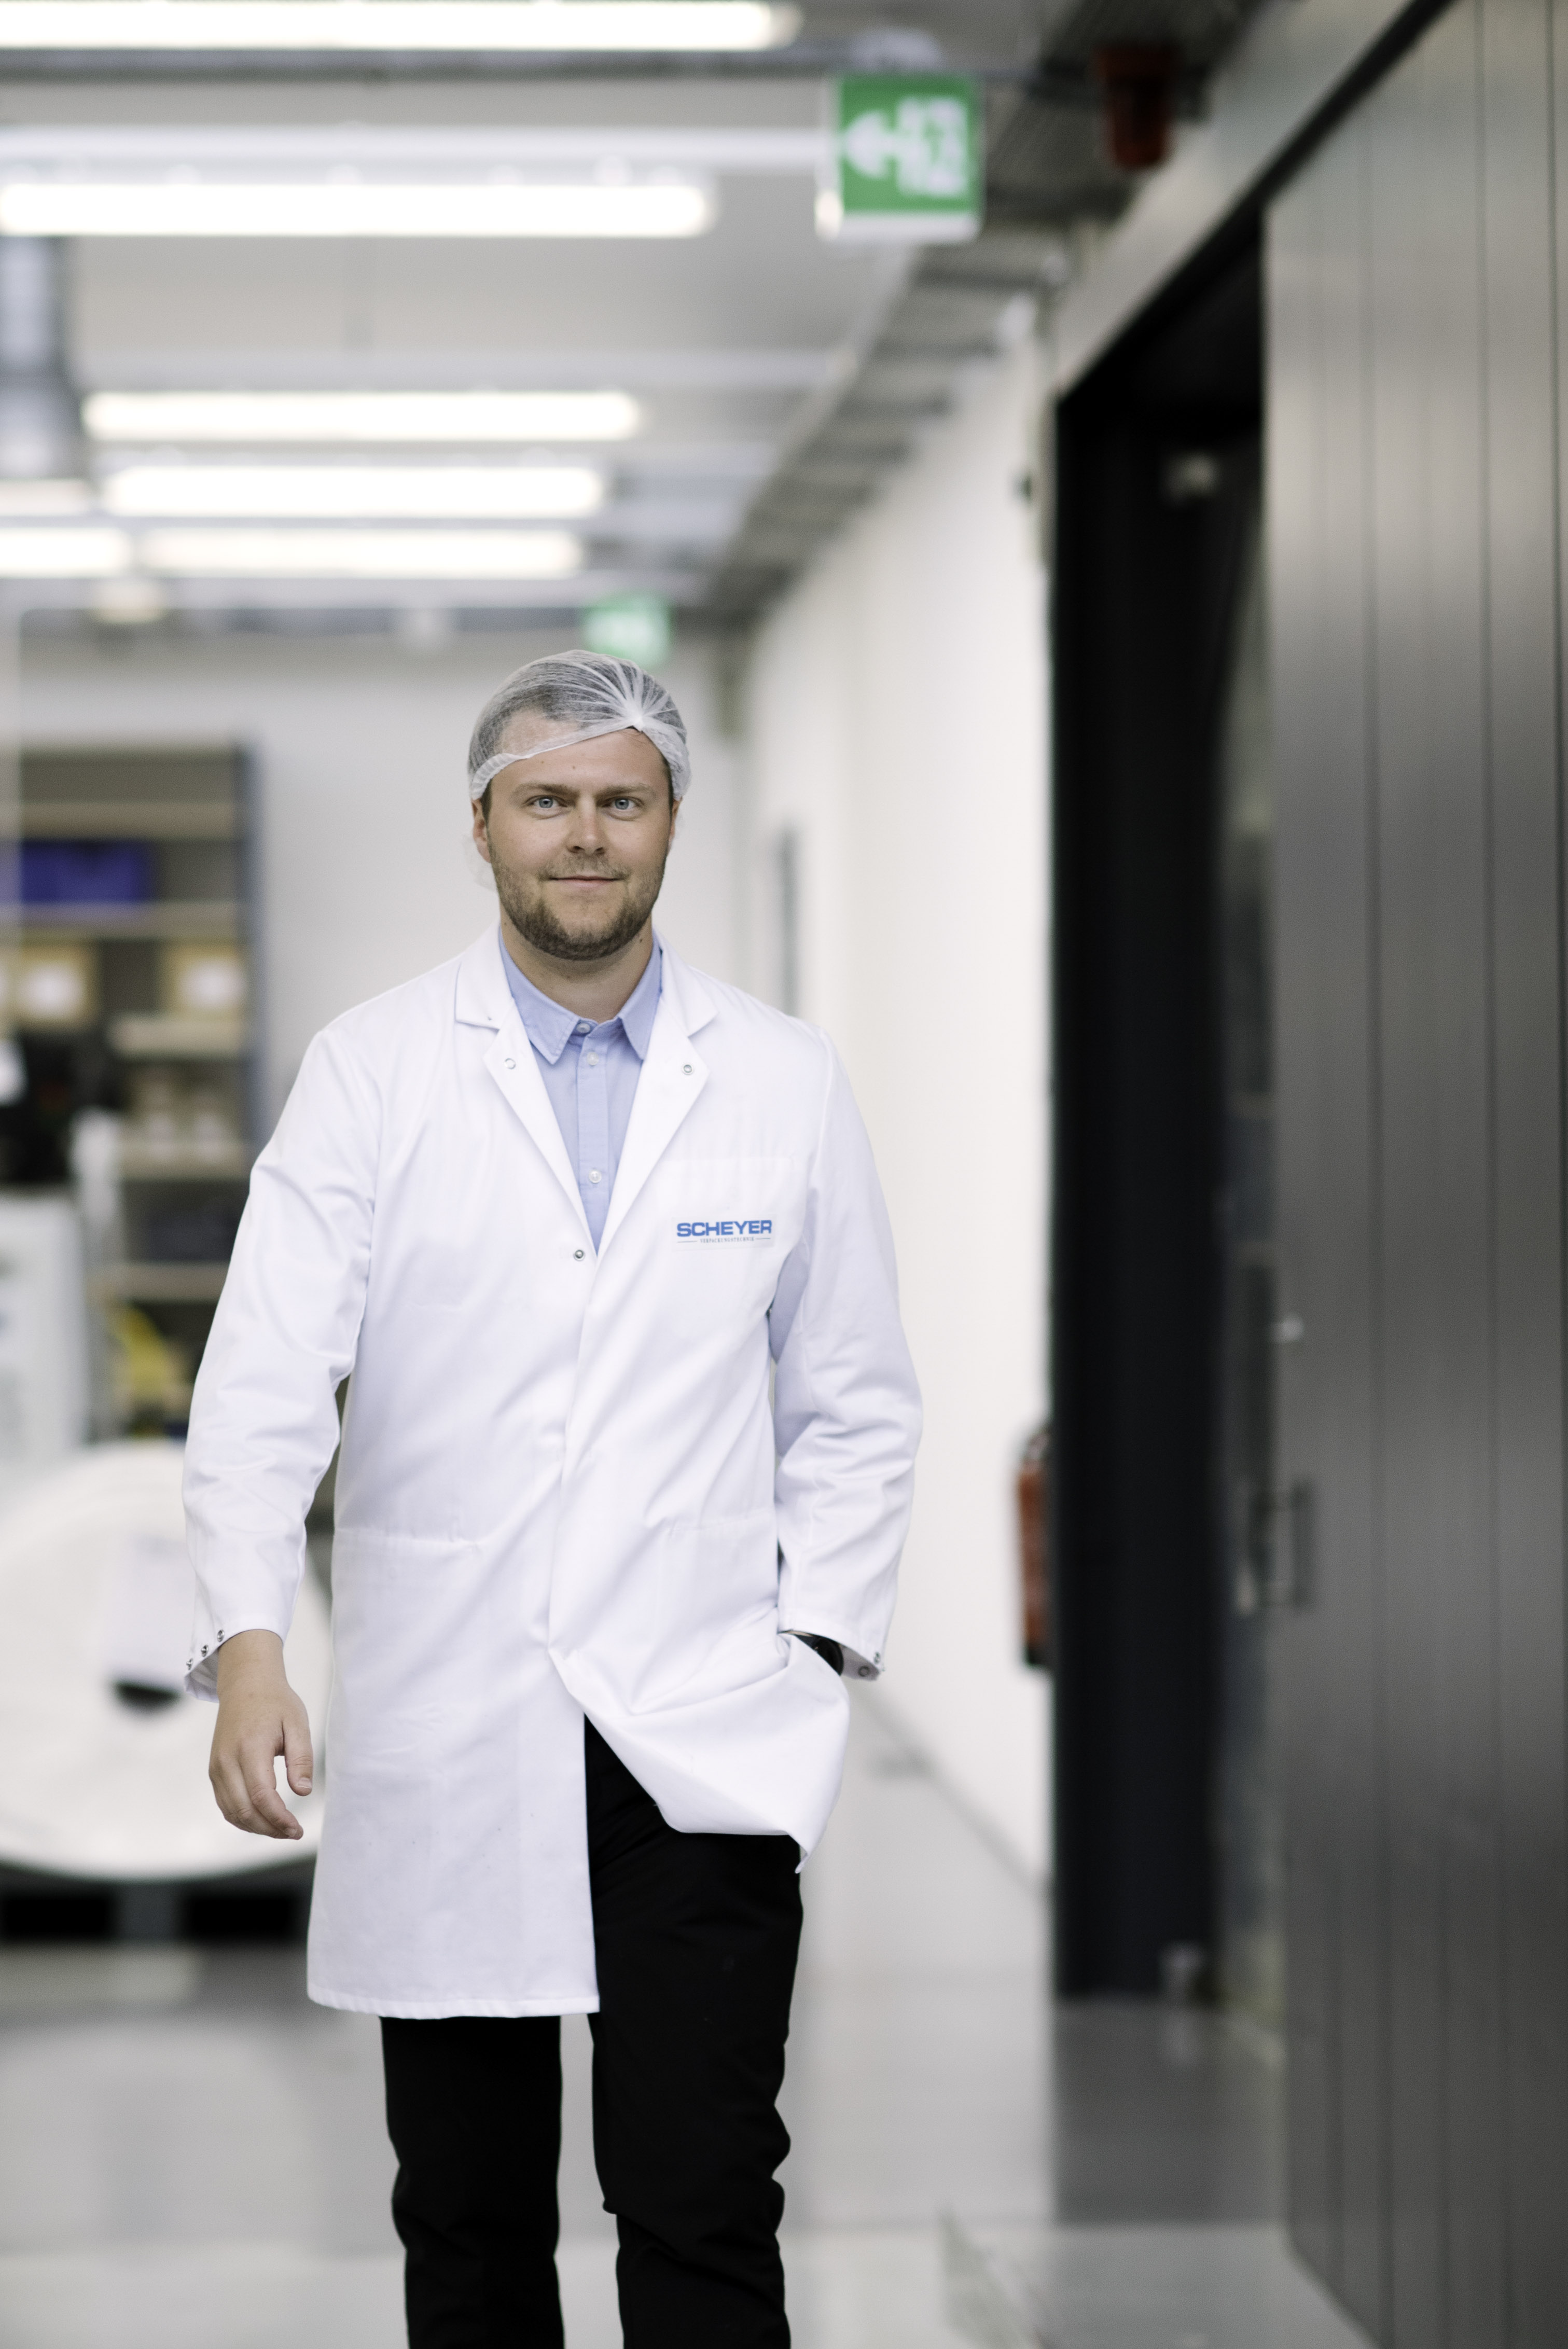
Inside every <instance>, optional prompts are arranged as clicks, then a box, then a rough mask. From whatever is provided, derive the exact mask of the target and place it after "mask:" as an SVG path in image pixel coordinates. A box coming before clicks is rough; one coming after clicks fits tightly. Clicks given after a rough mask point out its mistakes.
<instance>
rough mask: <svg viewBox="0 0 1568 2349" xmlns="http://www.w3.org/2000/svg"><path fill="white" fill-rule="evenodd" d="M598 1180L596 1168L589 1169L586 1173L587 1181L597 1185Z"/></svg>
mask: <svg viewBox="0 0 1568 2349" xmlns="http://www.w3.org/2000/svg"><path fill="white" fill-rule="evenodd" d="M600 1179H601V1178H600V1175H599V1170H598V1168H597V1166H595V1167H592V1168H590V1170H589V1173H588V1181H589V1182H590V1183H597V1182H598V1181H599V1180H600Z"/></svg>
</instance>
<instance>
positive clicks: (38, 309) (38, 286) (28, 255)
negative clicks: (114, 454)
mask: <svg viewBox="0 0 1568 2349" xmlns="http://www.w3.org/2000/svg"><path fill="white" fill-rule="evenodd" d="M64 276H65V248H64V246H63V245H61V244H59V243H57V242H56V241H55V240H54V239H52V238H49V237H39V236H0V480H3V481H58V480H61V479H62V478H67V477H69V476H71V475H74V474H79V473H80V471H81V470H82V458H81V413H80V404H79V402H78V398H77V394H76V390H75V388H74V386H73V385H72V382H71V379H70V376H69V373H68V371H67V366H66V350H65V299H64Z"/></svg>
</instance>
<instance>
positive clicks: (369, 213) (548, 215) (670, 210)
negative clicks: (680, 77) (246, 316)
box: [0, 0, 718, 237]
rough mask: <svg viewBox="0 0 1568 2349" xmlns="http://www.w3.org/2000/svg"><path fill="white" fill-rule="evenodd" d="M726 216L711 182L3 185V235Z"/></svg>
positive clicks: (468, 229) (426, 228) (362, 231)
mask: <svg viewBox="0 0 1568 2349" xmlns="http://www.w3.org/2000/svg"><path fill="white" fill-rule="evenodd" d="M302 4H303V0H302ZM121 5H124V6H126V7H131V6H135V5H139V0H121ZM717 217H718V210H717V206H716V204H715V202H714V198H713V194H712V191H711V189H710V188H708V187H705V186H703V185H702V184H701V182H699V181H694V180H684V181H681V180H673V181H671V180H658V181H627V182H623V183H621V184H619V185H617V184H615V183H613V182H606V183H600V182H599V181H577V182H570V181H566V182H561V181H535V182H533V183H532V184H530V183H528V182H526V181H515V180H510V181H509V180H485V181H471V182H469V183H468V184H467V185H454V184H453V183H452V182H451V181H430V182H427V183H424V184H421V183H420V182H418V181H414V182H409V183H404V184H402V185H398V184H394V183H392V182H389V181H374V180H325V181H316V182H308V181H297V180H296V181H265V180H260V181H246V182H240V181H224V180H191V179H186V178H181V179H176V180H164V181H140V180H133V181H109V180H9V181H5V183H4V185H0V233H5V234H6V235H9V236H158V237H162V236H179V237H198V236H202V237H212V236H277V237H298V236H311V237H323V236H424V237H448V236H461V237H540V236H551V237H673V236H701V235H702V234H703V233H704V232H705V231H707V230H708V229H711V227H712V225H713V222H714V221H715V220H716V219H717Z"/></svg>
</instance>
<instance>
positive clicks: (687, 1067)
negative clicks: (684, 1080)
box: [680, 1061, 691, 1077]
mask: <svg viewBox="0 0 1568 2349" xmlns="http://www.w3.org/2000/svg"><path fill="white" fill-rule="evenodd" d="M680 1073H681V1075H682V1076H683V1077H689V1076H690V1075H691V1061H687V1062H686V1064H685V1066H684V1067H683V1068H682V1070H681V1071H680Z"/></svg>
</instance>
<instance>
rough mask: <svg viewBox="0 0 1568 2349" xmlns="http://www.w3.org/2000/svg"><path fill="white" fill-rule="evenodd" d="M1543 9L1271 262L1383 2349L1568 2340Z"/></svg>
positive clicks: (1303, 1745) (1346, 2080) (1335, 2035)
mask: <svg viewBox="0 0 1568 2349" xmlns="http://www.w3.org/2000/svg"><path fill="white" fill-rule="evenodd" d="M1549 5H1551V0H1459V5H1456V6H1455V7H1454V8H1452V9H1451V10H1450V11H1449V14H1448V15H1447V16H1445V17H1444V18H1443V19H1441V20H1440V21H1439V23H1438V25H1437V26H1434V28H1433V29H1432V30H1431V32H1430V33H1428V36H1426V38H1425V39H1424V41H1423V42H1422V43H1421V45H1420V47H1419V48H1418V49H1417V51H1416V52H1415V53H1414V54H1413V55H1412V56H1411V57H1409V58H1408V59H1407V60H1406V62H1405V63H1404V64H1403V65H1402V66H1401V67H1399V68H1398V69H1397V72H1396V73H1395V74H1394V75H1392V76H1391V77H1390V78H1389V79H1388V81H1387V82H1386V84H1385V85H1384V86H1383V87H1382V88H1380V89H1379V90H1378V91H1377V92H1376V94H1375V95H1374V97H1373V98H1371V99H1370V100H1369V101H1368V102H1367V103H1366V105H1365V106H1364V107H1363V108H1362V109H1360V112H1359V113H1358V115H1357V116H1356V117H1355V118H1353V119H1352V120H1351V121H1350V122H1348V123H1347V124H1346V125H1345V127H1344V128H1343V129H1342V130H1341V131H1340V132H1339V133H1338V134H1336V136H1335V137H1334V140H1331V141H1330V142H1329V144H1328V145H1327V146H1326V147H1325V148H1324V150H1322V151H1321V152H1320V154H1319V155H1318V156H1317V157H1316V158H1315V159H1314V162H1313V163H1312V165H1311V166H1310V167H1309V169H1308V170H1307V171H1305V172H1304V173H1303V176H1302V177H1301V179H1300V180H1299V181H1297V182H1296V184H1295V185H1294V186H1293V188H1292V189H1291V191H1289V192H1288V193H1287V194H1286V195H1285V196H1284V197H1283V198H1282V200H1281V201H1280V202H1279V203H1278V204H1277V205H1276V207H1275V208H1274V213H1273V218H1272V227H1271V237H1270V274H1269V305H1270V343H1271V377H1270V434H1271V463H1270V517H1269V518H1270V529H1271V533H1272V534H1273V539H1274V543H1273V550H1272V579H1273V583H1274V588H1273V623H1274V634H1275V698H1276V709H1275V725H1276V760H1277V781H1278V795H1279V814H1278V824H1279V857H1278V871H1277V888H1278V926H1279V968H1278V981H1279V987H1278V994H1279V1020H1280V1049H1279V1068H1280V1103H1279V1133H1280V1185H1281V1242H1282V1278H1283V1284H1284V1287H1283V1295H1284V1302H1285V1306H1286V1309H1287V1310H1293V1311H1295V1312H1298V1313H1300V1314H1301V1316H1302V1317H1303V1319H1304V1321H1305V1323H1306V1325H1307V1329H1306V1339H1305V1342H1304V1343H1303V1345H1302V1347H1301V1348H1300V1349H1299V1351H1298V1352H1297V1353H1295V1354H1293V1356H1292V1357H1291V1358H1290V1360H1289V1361H1288V1365H1287V1370H1286V1374H1285V1376H1284V1378H1283V1380H1282V1413H1283V1420H1284V1424H1283V1427H1282V1456H1283V1458H1284V1462H1285V1473H1286V1475H1292V1476H1299V1477H1304V1478H1306V1479H1307V1480H1309V1481H1310V1483H1311V1485H1312V1487H1313V1489H1314V1495H1315V1516H1316V1520H1317V1540H1316V1545H1315V1547H1316V1574H1315V1588H1314V1593H1313V1599H1312V1605H1311V1607H1310V1609H1309V1610H1308V1614H1307V1616H1306V1617H1305V1618H1304V1619H1303V1621H1302V1622H1301V1623H1300V1624H1299V1625H1298V1626H1297V1627H1295V1629H1294V1630H1293V1635H1292V1639H1291V1641H1290V1649H1289V1654H1290V1665H1291V1680H1292V1687H1291V1695H1290V1702H1291V1715H1292V1728H1291V1736H1290V1740H1289V1748H1288V1751H1289V1768H1290V1785H1289V1793H1288V1802H1289V1817H1290V1825H1291V1837H1290V1846H1289V1851H1290V1862H1291V1868H1292V1872H1293V1873H1292V1884H1291V1889H1290V1909H1289V1930H1290V1953H1289V1954H1290V1966H1291V1971H1292V1993H1291V2011H1292V2030H1293V2036H1292V2061H1293V2089H1292V2105H1293V2112H1292V2145H1293V2175H1292V2195H1293V2208H1294V2218H1293V2224H1294V2227H1295V2231H1296V2236H1297V2240H1298V2242H1299V2243H1300V2245H1301V2247H1302V2249H1303V2251H1304V2252H1305V2253H1306V2255H1307V2256H1308V2257H1309V2258H1311V2259H1312V2260H1313V2261H1314V2263H1315V2264H1317V2265H1318V2266H1319V2267H1320V2269H1321V2270H1322V2271H1323V2272H1324V2274H1325V2276H1326V2277H1327V2278H1328V2279H1329V2281H1330V2282H1333V2283H1334V2286H1335V2288H1336V2289H1337V2290H1338V2291H1339V2292H1341V2294H1342V2296H1343V2297H1344V2298H1345V2300H1346V2301H1347V2302H1348V2303H1349V2304H1350V2305H1351V2306H1352V2308H1353V2309H1354V2310H1355V2313H1356V2314H1358V2315H1359V2316H1360V2317H1361V2319H1362V2321H1363V2323H1365V2324H1366V2326H1367V2327H1368V2329H1369V2330H1370V2331H1371V2332H1372V2333H1373V2334H1374V2336H1375V2337H1376V2338H1377V2339H1378V2340H1380V2341H1386V2342H1388V2343H1390V2344H1397V2349H1426V2345H1427V2344H1445V2349H1493V2345H1494V2344H1496V2349H1503V2344H1507V2349H1536V2344H1542V2349H1545V2344H1557V2343H1559V2342H1563V2341H1568V2248H1565V2238H1568V2230H1564V2228H1563V2223H1562V2211H1563V2205H1564V2198H1565V2195H1568V1861H1565V1855H1568V1829H1565V1822H1564V1800H1565V1797H1564V1785H1565V1753H1564V1742H1565V1741H1564V1706H1565V1694H1568V1692H1565V1688H1564V1630H1565V1625H1564V1605H1563V1513H1564V1505H1563V1287H1564V1274H1563V1174H1564V1165H1563V1159H1564V1151H1563V1115H1564V1083H1563V1059H1564V1040H1563V1028H1564V1015H1563V888H1564V881H1563V837H1562V835H1563V821H1562V807H1561V798H1562V790H1561V737H1562V710H1561V688H1560V678H1561V675H1562V673H1563V661H1562V658H1561V657H1560V632H1561V629H1562V604H1563V598H1562V595H1561V586H1560V581H1561V577H1562V575H1563V574H1562V564H1563V556H1564V554H1565V553H1568V545H1565V544H1564V543H1559V541H1558V539H1557V533H1558V532H1559V531H1560V530H1561V528H1562V526H1563V525H1562V523H1561V521H1560V519H1559V517H1560V515H1561V512H1562V506H1563V500H1562V497H1561V492H1560V484H1559V478H1558V476H1559V472H1560V468H1561V459H1560V450H1561V449H1562V447H1563V421H1564V419H1563V417H1562V416H1560V415H1559V414H1558V413H1557V412H1556V402H1557V400H1558V398H1559V389H1558V386H1559V381H1560V379H1562V380H1568V364H1565V360H1568V355H1565V354H1563V352H1562V351H1561V350H1554V347H1553V343H1554V336H1555V334H1556V325H1555V322H1556V319H1557V317H1558V316H1560V315H1563V313H1564V312H1568V304H1565V303H1564V302H1563V300H1562V299H1561V298H1554V288H1553V285H1552V271H1553V266H1554V253H1555V254H1568V214H1564V215H1563V217H1562V220H1561V222H1559V223H1558V225H1557V233H1556V243H1555V245H1554V243H1553V221H1552V202H1553V189H1554V187H1556V188H1562V187H1563V185H1564V184H1568V171H1565V169H1564V165H1565V162H1568V146H1565V145H1564V135H1565V134H1564V128H1563V126H1568V16H1563V20H1562V21H1561V22H1560V23H1559V26H1558V27H1557V37H1556V43H1555V49H1554V46H1553V42H1552V26H1551V24H1550V22H1549V16H1548V8H1549ZM1557 5H1558V6H1559V10H1560V12H1561V11H1564V10H1568V0H1557ZM1554 55H1555V57H1556V59H1557V60H1558V61H1559V62H1558V63H1557V65H1556V71H1557V73H1558V75H1559V93H1558V96H1557V98H1556V102H1555V111H1556V123H1557V126H1558V129H1557V131H1556V140H1557V153H1556V157H1555V160H1554V159H1553V154H1552V136H1553V131H1552V112H1553V99H1552V71H1553V60H1554ZM1557 201H1558V202H1562V201H1563V199H1562V198H1561V197H1559V198H1558V199H1557ZM1559 265H1561V264H1559ZM1357 398H1362V399H1363V402H1364V405H1363V409H1362V411H1361V413H1360V414H1359V415H1358V414H1357V413H1356V410H1355V402H1356V399H1357ZM1368 524H1370V531H1371V543H1372V554H1371V563H1370V580H1371V585H1370V592H1368V590H1367V586H1366V578H1367V562H1366V536H1367V528H1368ZM1368 647H1370V651H1368ZM1361 731H1365V732H1367V733H1369V735H1370V740H1371V745H1372V748H1371V751H1370V754H1368V753H1367V751H1366V748H1365V744H1364V743H1362V744H1353V743H1352V741H1351V740H1350V739H1349V737H1350V735H1351V734H1352V733H1353V732H1361ZM1369 831H1370V835H1371V845H1370V847H1369V846H1368V833H1369ZM1347 916H1348V923H1349V924H1350V925H1352V926H1354V927H1355V930H1356V932H1357V934H1358V936H1359V938H1360V940H1361V942H1362V943H1361V944H1360V945H1359V946H1358V947H1355V948H1354V949H1352V950H1351V951H1350V952H1349V954H1348V955H1347V950H1346V949H1347V940H1346V926H1347ZM1346 973H1349V974H1350V976H1348V977H1347V976H1346ZM1368 973H1370V976H1368ZM1357 1003H1359V1025H1358V1014H1357V1010H1356V1005H1357ZM1357 1100H1359V1102H1361V1103H1363V1104H1367V1103H1369V1104H1370V1117H1369V1118H1368V1117H1367V1116H1366V1114H1365V1113H1362V1112H1358V1111H1357V1110H1356V1109H1355V1108H1354V1107H1353V1106H1352V1103H1353V1102H1356V1101H1357ZM1328 1125H1334V1126H1335V1128H1336V1131H1335V1133H1334V1136H1333V1137H1332V1139H1329V1138H1325V1135H1324V1132H1323V1131H1322V1129H1323V1128H1324V1126H1328ZM1357 1164H1360V1165H1361V1166H1362V1167H1363V1169H1364V1170H1366V1171H1365V1172H1364V1176H1363V1179H1362V1181H1361V1184H1360V1187H1359V1188H1358V1185H1357V1178H1356V1175H1355V1166H1356V1165H1357ZM1357 1264H1358V1265H1359V1266H1360V1268H1361V1269H1362V1274H1363V1279H1364V1284H1365V1297H1364V1299H1362V1300H1361V1301H1359V1302H1356V1301H1355V1300H1353V1299H1350V1298H1349V1296H1348V1285H1347V1280H1346V1276H1347V1274H1348V1272H1349V1269H1350V1268H1351V1267H1353V1266H1355V1265H1357ZM1336 1281H1337V1283H1338V1285H1337V1286H1336ZM1364 1509H1365V1511H1366V1516H1367V1519H1368V1523H1367V1525H1366V1526H1365V1527H1363V1526H1362V1525H1361V1524H1360V1521H1359V1520H1360V1513H1361V1512H1362V1511H1363V1510H1364ZM1367 1659H1371V1680H1370V1683H1369V1682H1368V1681H1367V1679H1366V1677H1365V1674H1366V1660H1367ZM1314 1717H1315V1720H1316V1722H1317V1723H1318V1733H1317V1735H1316V1736H1315V1737H1314V1734H1313V1733H1312V1730H1311V1728H1310V1726H1309V1724H1310V1723H1312V1722H1313V1721H1314ZM1309 2063H1311V2064H1316V2065H1318V2066H1319V2067H1320V2068H1319V2070H1318V2072H1317V2074H1316V2075H1314V2077H1312V2078H1310V2079H1308V2078H1305V2077H1303V2070H1304V2067H1305V2066H1306V2065H1307V2064H1309ZM1385 2180H1386V2192H1385V2184H1384V2181H1385Z"/></svg>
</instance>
